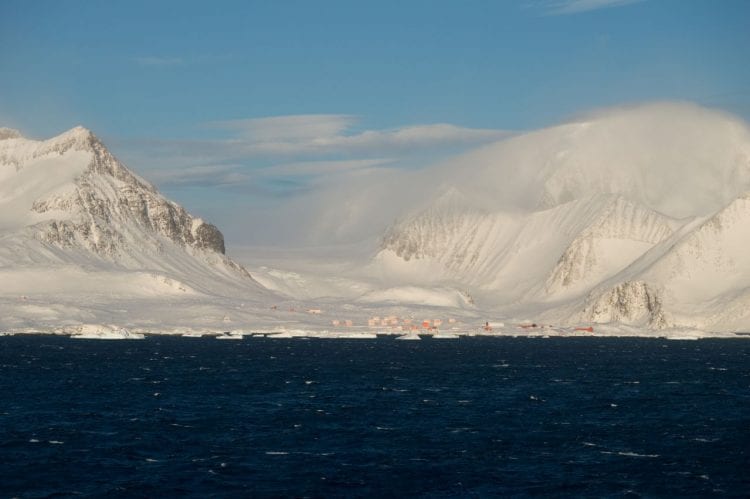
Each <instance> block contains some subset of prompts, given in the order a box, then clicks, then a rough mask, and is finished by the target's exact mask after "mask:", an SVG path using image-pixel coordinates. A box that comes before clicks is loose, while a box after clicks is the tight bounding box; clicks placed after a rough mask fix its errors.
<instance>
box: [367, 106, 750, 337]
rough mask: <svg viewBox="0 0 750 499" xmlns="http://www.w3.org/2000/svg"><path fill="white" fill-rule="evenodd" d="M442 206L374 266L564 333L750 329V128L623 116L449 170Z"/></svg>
mask: <svg viewBox="0 0 750 499" xmlns="http://www.w3.org/2000/svg"><path fill="white" fill-rule="evenodd" d="M431 174H432V175H433V176H434V177H437V178H438V180H436V182H438V184H439V185H441V186H443V187H442V192H443V193H444V194H443V195H441V196H439V197H438V198H437V199H435V201H433V202H431V203H429V204H427V205H426V206H420V207H419V208H417V209H415V210H414V211H412V212H411V213H407V214H405V215H404V216H403V217H401V218H400V219H399V220H398V221H396V222H395V223H394V224H393V225H392V226H391V228H390V229H389V230H388V231H387V232H386V234H385V235H384V237H383V239H382V244H381V247H380V251H379V253H378V254H377V256H376V257H375V258H374V263H373V265H375V266H376V267H377V268H379V269H380V271H381V272H382V273H383V274H384V275H390V276H392V277H393V279H394V280H398V279H399V277H400V278H401V279H402V280H404V279H405V280H408V281H411V282H412V283H417V284H418V283H429V284H438V283H439V284H441V285H451V286H454V287H456V288H459V289H463V288H464V287H465V288H468V289H469V290H470V291H471V293H472V294H475V295H476V297H477V298H478V303H479V304H480V306H483V307H487V308H490V309H495V310H500V311H506V312H508V313H515V312H517V311H521V310H523V311H530V312H532V313H537V314H539V315H540V316H542V317H546V318H549V319H550V320H556V321H563V322H577V321H582V320H586V321H593V322H623V323H628V324H635V325H639V326H648V327H653V328H667V327H672V326H688V327H699V328H715V329H722V330H728V329H742V328H745V329H747V328H750V315H748V307H750V305H749V304H748V297H750V294H748V286H750V259H749V258H748V257H747V256H746V255H747V254H750V252H748V251H746V249H747V248H748V246H749V245H750V219H748V214H747V213H746V209H747V196H746V194H745V193H746V192H750V129H748V127H747V125H746V124H744V123H743V122H741V121H740V120H738V119H736V118H734V117H731V116H729V115H726V114H724V113H719V112H716V111H712V110H707V109H703V108H699V107H697V106H693V105H689V104H656V105H647V106H640V107H636V108H630V109H617V110H614V111H609V112H606V113H601V114H599V115H595V116H591V117H588V118H586V119H583V120H581V121H578V122H575V123H569V124H564V125H561V126H557V127H553V128H549V129H545V130H541V131H537V132H531V133H528V134H523V135H520V136H517V137H514V138H511V139H508V140H504V141H500V142H498V143H495V144H492V145H490V146H487V147H484V148H481V149H479V150H477V151H474V152H471V153H469V154H467V155H464V156H461V157H458V158H455V159H453V160H451V161H449V162H447V163H445V164H444V165H442V166H441V167H440V168H439V169H438V172H437V173H435V172H431Z"/></svg>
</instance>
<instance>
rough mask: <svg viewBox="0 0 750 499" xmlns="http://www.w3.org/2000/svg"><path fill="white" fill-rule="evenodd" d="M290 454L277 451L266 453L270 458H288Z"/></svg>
mask: <svg viewBox="0 0 750 499" xmlns="http://www.w3.org/2000/svg"><path fill="white" fill-rule="evenodd" d="M288 454H289V453H288V452H284V451H277V450H269V451H266V455H268V456H286V455H288Z"/></svg>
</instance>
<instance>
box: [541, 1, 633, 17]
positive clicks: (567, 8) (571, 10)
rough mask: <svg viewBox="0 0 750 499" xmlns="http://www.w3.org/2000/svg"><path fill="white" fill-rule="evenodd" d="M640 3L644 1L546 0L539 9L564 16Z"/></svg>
mask: <svg viewBox="0 0 750 499" xmlns="http://www.w3.org/2000/svg"><path fill="white" fill-rule="evenodd" d="M642 1H644V0H547V1H544V2H542V3H541V7H542V8H543V9H544V11H545V12H546V13H547V14H549V15H566V14H578V13H581V12H588V11H592V10H599V9H607V8H610V7H621V6H623V5H628V4H632V3H638V2H642Z"/></svg>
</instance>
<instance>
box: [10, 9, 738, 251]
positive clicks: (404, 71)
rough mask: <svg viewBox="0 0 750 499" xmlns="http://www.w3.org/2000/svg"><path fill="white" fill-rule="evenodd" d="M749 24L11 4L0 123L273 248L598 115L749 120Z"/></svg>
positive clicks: (713, 12)
mask: <svg viewBox="0 0 750 499" xmlns="http://www.w3.org/2000/svg"><path fill="white" fill-rule="evenodd" d="M748 22H750V2H748V1H746V0H722V1H715V0H517V1H510V0H508V1H489V0H488V1H474V0H464V1H458V0H456V1H442V0H430V1H422V0H413V1H403V0H400V1H389V0H379V1H378V2H352V1H350V0H349V1H347V0H342V1H326V0H320V1H286V0H279V1H250V0H248V1H236V2H234V1H219V0H217V1H214V2H203V1H200V2H199V1H193V0H181V1H166V0H165V1H158V2H155V1H141V0H129V1H127V2H95V1H84V0H80V1H76V0H57V1H44V0H39V1H34V2H28V1H15V0H2V2H0V126H9V127H12V128H17V129H19V130H20V131H21V132H22V133H24V135H26V136H29V137H33V138H48V137H51V136H54V135H56V134H58V133H61V132H63V131H64V130H67V129H69V128H71V127H73V126H76V125H83V126H85V127H87V128H89V129H91V130H93V131H94V133H96V134H97V135H98V136H99V137H100V138H102V140H104V142H105V143H106V144H107V146H108V147H109V148H110V149H111V150H112V151H113V152H114V153H115V154H116V155H117V156H118V157H119V158H120V159H121V160H123V161H124V162H125V164H126V165H127V166H129V167H131V168H132V169H133V170H134V171H136V172H137V173H139V174H141V175H142V176H144V177H145V178H147V179H148V180H150V181H152V182H154V183H155V184H156V185H157V187H158V188H159V189H160V190H161V191H162V192H164V193H165V194H166V195H167V196H169V197H171V198H173V199H175V200H177V201H178V202H180V203H181V204H183V205H185V206H186V207H187V208H188V209H189V210H190V211H191V212H194V213H197V214H198V215H201V216H204V217H206V218H208V219H209V220H211V221H213V222H215V223H216V224H217V225H218V226H219V227H220V228H222V229H223V231H224V233H225V236H226V237H227V239H228V241H229V242H230V243H232V242H235V243H237V244H275V243H281V242H286V241H290V240H293V239H294V236H295V234H296V233H297V232H299V230H298V229H297V228H294V227H292V228H288V229H286V230H283V228H282V229H279V228H278V226H279V225H285V224H283V223H281V222H280V223H275V224H273V223H272V224H271V225H275V226H277V227H276V230H269V229H268V225H269V221H273V220H274V217H275V216H276V214H277V213H280V212H282V211H284V210H286V211H287V212H288V211H289V210H294V211H300V210H301V211H308V212H309V211H310V210H306V209H305V206H306V204H305V203H306V200H310V199H312V198H313V197H314V196H315V194H316V193H320V192H322V191H323V190H325V191H326V192H327V193H328V195H330V192H331V188H332V186H334V187H335V186H337V185H344V184H345V183H346V179H350V178H353V177H354V178H358V179H360V182H361V186H362V187H361V188H362V189H366V185H367V179H368V178H369V177H368V176H369V175H374V176H378V175H381V174H383V173H384V172H388V171H389V170H413V169H423V168H427V167H429V165H431V164H434V163H436V162H439V161H440V160H441V159H443V158H445V157H448V156H450V155H452V154H455V153H458V152H461V151H464V150H467V149H470V148H473V147H477V146H479V145H482V144H485V143H488V142H492V141H496V140H500V139H502V138H503V137H507V136H508V135H511V134H515V133H518V132H522V131H524V130H533V129H537V128H541V127H546V126H551V125H554V124H556V123H560V122H564V121H566V120H570V119H572V118H574V117H576V116H578V115H580V114H581V113H586V112H589V111H591V110H595V109H599V108H606V107H608V106H621V105H628V104H635V103H641V102H651V101H664V100H677V101H690V102H694V103H697V104H700V105H704V106H709V107H717V108H720V109H724V110H727V111H729V112H731V113H733V114H735V115H738V116H740V117H741V118H743V119H745V120H750V64H748V54H750V29H748V28H747V26H748ZM362 179H365V180H362ZM341 209H342V210H344V209H346V207H345V206H342V207H341ZM308 215H309V213H308Z"/></svg>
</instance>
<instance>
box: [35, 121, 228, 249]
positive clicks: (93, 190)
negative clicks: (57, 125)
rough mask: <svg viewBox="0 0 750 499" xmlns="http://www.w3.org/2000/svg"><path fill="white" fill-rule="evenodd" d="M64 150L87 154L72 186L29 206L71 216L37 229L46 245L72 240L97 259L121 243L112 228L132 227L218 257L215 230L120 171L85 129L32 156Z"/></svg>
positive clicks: (219, 244)
mask: <svg viewBox="0 0 750 499" xmlns="http://www.w3.org/2000/svg"><path fill="white" fill-rule="evenodd" d="M70 151H82V152H85V153H88V154H89V156H90V160H89V163H88V165H87V166H86V168H85V169H84V170H83V172H82V173H81V175H79V176H78V177H77V178H76V179H75V180H74V186H73V187H72V188H71V189H69V190H68V191H67V192H64V193H62V194H61V193H54V194H52V195H50V196H47V197H44V198H41V199H37V200H35V201H34V203H33V205H32V210H33V211H35V212H36V213H39V214H44V213H48V212H62V213H66V214H68V215H70V216H71V220H68V221H57V220H52V221H50V222H48V223H47V224H46V226H45V225H43V226H42V227H40V228H39V229H40V237H42V239H44V240H45V241H46V242H48V243H52V244H59V245H62V246H71V245H73V244H75V243H76V242H77V243H80V244H81V245H83V246H85V247H87V248H88V249H90V250H92V251H95V252H97V253H99V254H101V255H104V256H106V255H110V256H115V255H116V254H117V253H118V252H119V251H120V249H121V247H122V244H123V243H124V242H125V241H126V239H125V238H124V237H123V235H122V234H120V233H119V232H118V230H117V229H116V227H121V226H123V225H124V224H127V223H134V224H137V225H138V226H139V227H141V228H142V229H144V230H145V231H148V232H152V233H155V234H158V235H161V236H164V237H166V238H168V239H170V240H171V241H173V242H175V243H177V244H179V245H181V246H185V247H190V248H194V249H200V250H206V251H214V252H217V253H221V254H224V251H225V249H224V237H223V236H222V234H221V232H219V230H218V229H217V228H216V227H215V226H213V225H211V224H208V223H205V222H203V221H202V220H200V219H198V218H194V217H192V216H191V215H190V214H188V213H187V211H185V209H184V208H182V207H181V206H179V205H178V204H176V203H173V202H171V201H169V200H167V199H165V198H164V197H163V196H161V195H160V194H159V193H158V192H157V191H156V189H155V188H154V187H153V186H152V185H150V184H149V183H147V182H146V181H144V180H143V179H141V178H139V177H137V176H136V175H134V174H133V173H132V172H130V171H129V170H128V169H127V168H126V167H124V166H123V165H122V164H121V163H120V162H119V161H118V160H117V159H116V158H115V157H114V156H113V155H112V154H111V153H110V152H109V151H108V150H107V149H106V148H105V147H104V145H103V144H102V142H101V141H100V140H99V139H98V138H97V137H96V136H95V135H94V134H93V133H91V132H90V131H88V130H85V129H83V128H77V129H74V130H72V131H70V132H68V133H66V134H63V136H61V138H59V139H58V140H55V141H53V142H52V143H51V144H44V145H43V146H41V147H39V149H38V150H37V152H36V153H35V154H34V155H33V156H32V157H40V156H44V155H49V154H58V155H60V156H63V155H65V154H67V153H68V152H70Z"/></svg>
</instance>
